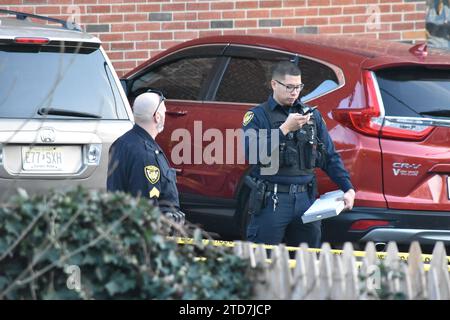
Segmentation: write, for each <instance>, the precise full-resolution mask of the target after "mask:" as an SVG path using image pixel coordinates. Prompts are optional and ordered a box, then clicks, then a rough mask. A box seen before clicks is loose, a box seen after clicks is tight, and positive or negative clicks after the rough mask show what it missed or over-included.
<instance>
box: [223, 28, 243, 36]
mask: <svg viewBox="0 0 450 320" xmlns="http://www.w3.org/2000/svg"><path fill="white" fill-rule="evenodd" d="M222 34H223V35H234V34H242V35H244V34H246V30H245V29H240V30H236V29H235V30H223V32H222Z"/></svg>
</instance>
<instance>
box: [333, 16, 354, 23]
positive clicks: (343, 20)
mask: <svg viewBox="0 0 450 320" xmlns="http://www.w3.org/2000/svg"><path fill="white" fill-rule="evenodd" d="M351 23H352V16H339V17H330V24H351Z"/></svg>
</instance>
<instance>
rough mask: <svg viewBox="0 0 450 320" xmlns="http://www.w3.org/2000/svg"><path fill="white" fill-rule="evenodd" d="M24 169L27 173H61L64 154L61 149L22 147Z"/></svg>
mask: <svg viewBox="0 0 450 320" xmlns="http://www.w3.org/2000/svg"><path fill="white" fill-rule="evenodd" d="M22 168H23V170H26V171H61V170H63V168H64V154H63V150H62V148H61V147H51V146H40V147H22Z"/></svg>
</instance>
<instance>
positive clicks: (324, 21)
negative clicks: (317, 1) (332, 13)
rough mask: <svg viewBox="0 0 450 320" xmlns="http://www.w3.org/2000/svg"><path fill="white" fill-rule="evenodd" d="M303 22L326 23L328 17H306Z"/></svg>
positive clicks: (310, 23) (312, 23)
mask: <svg viewBox="0 0 450 320" xmlns="http://www.w3.org/2000/svg"><path fill="white" fill-rule="evenodd" d="M305 24H306V25H307V26H309V25H314V26H316V25H327V24H328V18H306V21H305Z"/></svg>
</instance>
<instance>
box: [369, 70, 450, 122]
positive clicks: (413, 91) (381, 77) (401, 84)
mask: <svg viewBox="0 0 450 320" xmlns="http://www.w3.org/2000/svg"><path fill="white" fill-rule="evenodd" d="M376 75H377V80H378V85H379V87H380V92H381V96H382V99H383V104H384V107H385V111H386V115H387V116H402V117H417V116H422V117H439V118H440V117H445V118H450V69H429V68H393V69H386V70H381V71H378V72H376Z"/></svg>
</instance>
